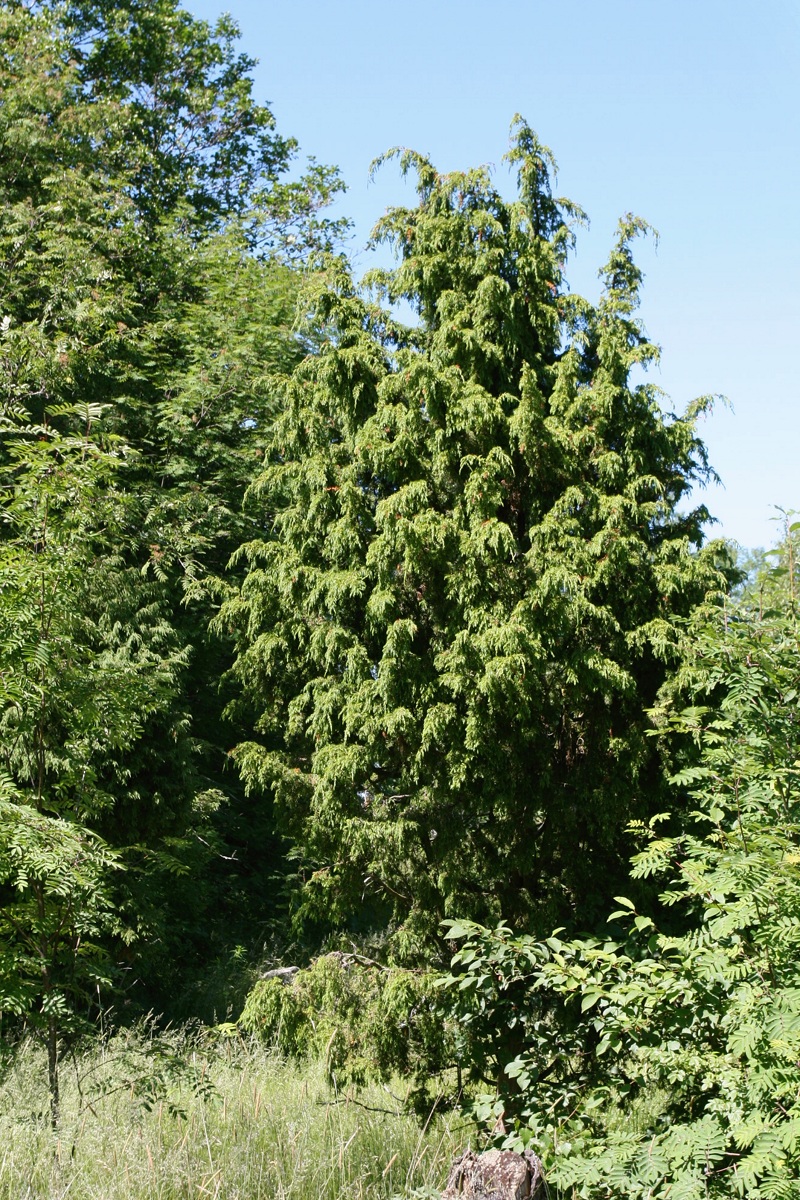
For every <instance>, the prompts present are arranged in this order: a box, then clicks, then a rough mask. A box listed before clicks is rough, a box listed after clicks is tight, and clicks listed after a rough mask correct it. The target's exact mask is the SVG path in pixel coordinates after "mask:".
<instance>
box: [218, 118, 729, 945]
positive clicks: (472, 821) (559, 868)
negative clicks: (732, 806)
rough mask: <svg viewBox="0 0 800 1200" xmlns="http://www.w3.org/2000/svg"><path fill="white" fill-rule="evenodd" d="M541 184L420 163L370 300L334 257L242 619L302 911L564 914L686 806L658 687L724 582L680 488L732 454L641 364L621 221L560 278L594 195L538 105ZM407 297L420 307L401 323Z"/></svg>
mask: <svg viewBox="0 0 800 1200" xmlns="http://www.w3.org/2000/svg"><path fill="white" fill-rule="evenodd" d="M509 159H510V161H511V163H512V165H513V166H514V167H515V169H516V171H517V177H518V197H517V199H516V200H513V201H511V202H507V201H505V200H504V199H503V198H502V197H501V195H500V194H499V192H498V191H497V190H496V188H495V187H494V185H493V183H492V181H491V179H490V177H489V175H488V174H487V172H486V171H484V170H476V171H471V172H468V173H466V174H460V173H458V174H451V175H445V176H442V175H440V174H438V173H437V172H436V170H435V169H434V167H433V166H432V164H431V163H429V162H428V161H427V160H426V159H424V158H421V157H420V156H418V155H415V154H412V153H411V152H403V153H402V154H401V155H400V162H401V168H402V169H403V171H406V172H408V171H410V172H412V173H414V174H415V175H416V178H417V184H418V194H419V203H418V206H417V207H416V208H414V209H395V210H391V211H390V212H389V213H388V215H387V216H386V217H385V218H384V219H383V220H382V221H381V222H380V223H379V224H378V226H377V228H376V231H375V236H376V238H377V239H379V240H384V241H388V242H389V243H390V244H391V245H392V246H393V247H394V248H395V250H396V252H397V253H398V256H399V264H398V266H397V267H396V269H394V270H392V271H378V272H374V273H373V274H372V276H371V277H370V280H369V282H370V284H371V286H372V288H373V293H372V296H370V295H369V294H367V295H365V294H364V293H363V292H362V291H361V290H359V289H358V288H357V287H356V286H355V284H354V283H353V282H352V280H351V277H350V274H349V271H348V269H347V267H346V265H345V264H344V263H343V262H342V261H341V260H338V259H332V260H328V264H327V269H326V271H325V272H324V273H323V274H322V275H320V276H318V277H317V276H315V277H313V278H312V281H311V287H310V290H309V293H308V295H307V305H308V309H309V312H310V314H311V316H310V320H311V322H312V324H313V327H314V329H315V330H316V331H317V333H318V336H319V339H320V344H319V348H318V352H317V353H316V354H313V355H309V356H308V357H306V358H305V359H304V361H303V362H302V363H301V364H300V365H299V366H298V367H297V368H296V370H295V371H294V372H293V373H292V374H291V375H287V376H284V377H283V378H282V379H280V380H276V382H275V385H274V386H275V388H276V389H279V390H280V396H281V402H282V412H281V415H280V416H279V417H278V418H277V419H276V421H275V423H274V426H273V427H272V429H271V431H270V439H269V445H268V447H267V449H266V464H265V466H264V469H263V471H262V472H261V474H260V475H259V476H258V477H257V478H256V480H255V481H254V483H253V484H252V487H251V489H250V492H249V499H250V511H251V513H252V516H253V519H254V520H256V521H257V522H258V523H259V525H260V527H261V531H262V532H261V535H260V536H259V537H258V538H255V539H253V540H251V541H249V542H248V543H246V544H245V545H243V546H242V548H241V550H240V551H239V552H238V554H237V556H236V558H235V561H236V563H237V564H239V566H241V565H242V564H246V570H247V573H246V578H245V580H244V582H243V584H242V587H241V590H240V592H239V595H238V596H237V597H236V598H234V599H231V600H230V601H229V602H228V603H227V604H226V605H225V606H224V608H223V611H222V613H221V616H220V619H219V621H218V628H219V629H224V630H230V631H232V633H233V636H234V637H235V638H236V642H237V647H238V658H237V661H236V665H235V668H234V677H235V679H236V681H237V682H238V684H239V687H240V689H241V697H242V700H241V702H240V703H239V702H235V703H234V704H233V705H232V706H231V709H230V710H229V711H230V712H231V713H232V714H238V713H239V712H247V713H253V714H254V715H255V720H254V729H255V733H256V736H255V737H254V738H251V739H248V740H245V741H242V742H241V743H240V745H239V746H238V748H237V749H236V751H235V758H236V761H237V763H238V766H239V768H240V770H241V772H242V776H243V779H244V781H245V783H246V785H247V787H248V788H249V789H250V791H251V792H252V794H253V795H254V796H258V795H263V794H270V793H274V795H275V798H276V803H277V805H278V807H279V810H280V816H281V820H282V823H283V824H282V828H283V829H284V830H285V831H286V832H287V833H288V834H289V835H290V836H291V838H292V839H293V840H294V841H295V843H296V845H297V847H298V850H297V854H298V857H299V870H300V875H301V877H302V879H303V880H304V883H305V887H304V890H303V895H302V902H301V906H302V907H301V911H302V914H303V916H304V917H305V918H306V919H311V920H319V921H322V922H323V923H325V922H327V923H331V922H333V923H336V922H346V921H347V920H353V919H355V917H356V914H362V916H361V917H360V918H359V919H361V920H363V914H364V913H365V911H366V912H367V913H369V912H370V910H371V919H372V920H373V921H376V922H380V923H384V922H386V921H392V922H394V923H395V924H396V925H397V926H399V927H401V928H402V934H401V935H398V938H397V939H396V940H395V950H396V951H397V952H398V953H401V954H405V953H413V952H414V948H415V947H416V948H419V946H420V945H421V944H422V943H424V942H425V941H426V940H429V939H430V938H431V937H432V936H434V935H435V931H436V927H437V922H438V921H439V919H441V918H442V917H444V916H446V915H448V914H450V915H453V914H461V915H463V916H470V917H473V918H480V919H482V920H486V919H487V918H494V917H497V916H498V915H499V914H509V915H510V916H511V917H512V918H513V921H514V923H515V925H519V926H524V925H525V924H526V923H528V922H530V921H533V922H534V923H535V926H536V927H537V928H540V929H545V928H547V927H549V926H550V925H551V924H552V923H553V922H554V921H555V920H557V919H561V918H564V917H569V918H571V917H572V915H573V914H575V913H576V912H579V913H580V917H581V919H582V920H589V919H591V914H592V913H596V912H597V911H598V907H599V906H602V905H603V904H604V903H605V900H606V898H607V896H610V894H611V892H610V891H609V888H611V889H612V890H613V881H614V880H615V879H618V878H619V862H620V858H619V846H620V841H619V831H620V830H621V829H622V828H623V827H624V825H625V823H626V821H627V820H628V819H630V818H631V817H632V816H635V815H640V816H646V815H648V814H649V813H651V812H652V811H654V808H657V807H658V806H659V805H660V803H661V801H660V798H659V792H660V788H661V779H660V768H659V764H658V759H657V755H656V753H655V750H654V748H653V747H652V746H651V745H649V744H648V742H647V739H646V738H645V729H646V725H647V722H646V718H645V717H644V714H643V709H644V707H645V706H649V705H652V704H653V703H655V701H656V698H657V696H658V695H659V690H660V689H661V688H662V686H663V685H664V682H665V680H666V679H667V678H668V677H669V675H670V671H671V670H672V669H673V668H674V666H675V664H676V662H677V661H678V659H679V657H680V654H681V636H680V634H679V632H678V628H677V626H676V623H675V619H676V617H681V616H687V615H688V614H690V613H691V612H692V611H693V610H694V609H695V608H696V607H697V606H698V605H701V604H703V603H704V601H705V599H706V597H707V596H708V595H709V593H710V592H713V591H714V590H715V589H718V588H719V587H720V586H721V584H724V580H723V578H722V576H721V575H720V573H719V570H718V564H717V562H716V560H715V551H714V548H713V547H711V548H708V549H703V548H701V545H702V540H703V535H702V526H703V522H704V521H705V520H706V516H707V514H706V512H705V509H703V508H702V507H699V508H693V509H689V510H687V509H686V508H685V503H683V504H682V502H685V499H686V496H687V494H688V492H689V489H690V488H691V486H692V485H693V483H695V482H697V481H698V480H703V479H704V478H706V476H707V474H708V465H707V462H706V457H705V450H704V448H703V445H702V443H701V442H700V440H699V439H698V436H697V433H696V429H695V420H696V417H697V415H698V412H700V411H701V410H702V409H703V407H704V406H705V404H706V401H699V402H697V403H696V404H695V405H693V406H692V407H691V408H690V410H689V411H688V412H687V413H686V414H685V415H684V416H682V417H675V416H674V415H671V414H669V413H665V412H663V411H662V409H661V408H660V406H659V395H658V391H657V389H656V388H654V387H653V386H651V385H649V384H646V383H644V382H640V381H639V375H638V374H637V372H638V371H639V370H640V369H641V368H642V367H645V366H647V365H648V364H649V363H652V362H653V360H654V359H655V358H656V355H657V350H656V348H655V347H654V346H653V345H652V344H651V343H650V342H649V341H648V340H647V339H646V338H645V336H644V333H643V332H642V329H641V326H640V324H639V322H638V321H637V319H636V318H635V316H634V313H635V309H636V306H637V304H638V299H639V284H640V272H639V270H638V268H637V267H636V266H635V264H634V261H633V257H632V252H631V242H632V240H633V238H634V237H635V236H637V235H638V234H639V233H641V232H643V230H644V226H643V224H642V223H641V222H640V221H638V220H636V219H634V218H631V217H628V218H626V219H625V220H623V221H622V222H621V224H620V229H619V233H618V237H617V241H616V243H615V245H614V248H613V250H612V253H611V257H610V259H609V262H608V264H607V265H606V267H605V268H604V271H603V272H602V278H603V283H604V292H603V298H602V300H601V301H600V303H599V305H597V306H593V305H591V304H589V303H588V302H586V301H585V300H583V299H581V298H580V297H577V296H574V295H572V294H570V293H569V291H568V290H567V287H566V283H565V280H564V270H565V263H566V256H567V251H568V249H569V246H570V244H571V241H572V231H571V221H572V220H573V219H574V218H575V215H576V210H575V209H574V207H573V206H571V205H569V204H568V203H567V202H565V201H559V200H556V199H555V198H554V197H553V195H552V192H551V179H552V173H553V164H552V160H551V158H550V156H549V153H548V152H547V151H546V150H545V149H544V148H543V147H542V146H541V145H540V143H539V142H538V141H537V139H536V137H535V135H534V134H533V132H532V131H531V130H530V129H529V128H528V127H527V126H526V125H525V124H524V123H523V122H521V121H519V120H518V121H517V123H516V124H515V126H514V133H513V138H512V149H511V152H510V154H509ZM398 301H406V302H407V303H409V304H411V305H412V306H413V307H414V308H415V309H416V311H417V313H418V314H419V323H418V324H417V325H413V326H404V325H402V324H401V323H400V322H399V321H398V320H397V319H396V317H395V316H394V315H393V312H394V310H393V308H392V305H394V304H395V303H396V302H398Z"/></svg>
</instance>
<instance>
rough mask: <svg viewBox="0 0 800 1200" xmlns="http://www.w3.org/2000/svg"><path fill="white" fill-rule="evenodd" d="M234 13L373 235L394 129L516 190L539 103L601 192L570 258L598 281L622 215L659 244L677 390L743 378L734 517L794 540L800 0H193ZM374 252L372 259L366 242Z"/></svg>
mask: <svg viewBox="0 0 800 1200" xmlns="http://www.w3.org/2000/svg"><path fill="white" fill-rule="evenodd" d="M185 2H186V3H187V7H189V8H190V9H191V10H192V11H193V12H194V13H195V14H196V15H198V16H201V17H204V18H207V19H214V18H216V17H217V16H218V15H219V13H220V12H221V11H228V12H230V13H231V14H232V15H233V17H234V18H235V19H236V20H237V21H238V23H239V25H240V27H241V30H242V47H243V49H245V50H246V51H247V52H248V53H250V54H252V55H253V56H254V57H256V58H258V59H259V60H260V62H259V66H258V67H257V69H256V90H257V94H258V98H259V99H261V100H266V101H268V102H269V103H270V105H271V107H272V110H273V112H274V114H275V116H276V118H277V122H278V128H279V129H280V131H281V132H282V133H285V134H292V135H293V136H295V137H296V138H298V140H299V141H300V144H301V148H302V151H303V153H304V154H311V155H314V156H315V157H316V158H317V159H319V160H320V161H324V162H330V163H335V164H337V165H338V166H339V167H340V168H341V171H342V174H343V176H344V178H345V180H346V182H347V184H348V189H349V190H348V193H347V195H346V196H345V198H344V200H343V203H342V208H343V211H345V212H346V213H347V214H348V215H349V216H350V217H351V218H352V220H353V222H354V227H355V236H354V243H353V248H354V250H356V251H358V250H359V248H360V247H362V246H363V244H364V242H365V241H366V238H367V235H368V233H369V230H370V228H371V226H372V223H373V222H374V220H375V219H376V218H377V217H378V216H380V215H381V213H382V212H383V211H384V210H385V209H386V207H387V206H388V205H390V204H393V203H405V202H409V201H410V200H411V196H410V194H409V192H408V191H407V189H406V188H405V186H404V185H403V183H402V182H401V180H400V179H399V177H398V175H397V172H396V169H394V168H392V167H388V168H385V169H384V170H383V171H382V172H381V174H380V176H379V178H378V180H377V181H376V182H375V183H372V184H370V182H369V178H368V170H369V164H370V162H371V160H372V159H373V158H374V157H376V156H377V155H378V154H380V153H381V152H382V151H383V150H386V149H388V148H389V147H390V146H394V145H406V146H412V147H414V148H415V149H417V150H420V151H422V152H423V153H426V154H429V155H430V156H431V158H432V159H433V160H434V162H435V163H436V165H437V166H438V167H439V168H440V169H441V170H452V169H457V168H467V167H470V166H475V165H477V164H480V163H492V164H495V165H496V168H497V180H498V183H499V185H500V186H501V189H502V190H506V189H507V190H508V192H509V194H511V190H512V189H511V180H510V177H508V176H507V174H506V170H505V168H504V167H503V165H502V157H503V154H504V152H505V150H506V148H507V145H508V128H509V124H510V122H511V118H512V117H513V115H514V114H515V113H516V112H520V113H522V114H523V115H524V116H525V118H526V119H527V120H528V122H529V123H530V124H531V125H532V126H533V127H534V129H536V131H537V132H538V134H539V136H540V137H541V139H542V140H543V141H544V142H545V143H547V144H548V145H549V146H550V147H551V149H552V150H553V152H554V154H555V156H556V160H557V161H558V164H559V177H558V187H557V190H558V192H559V194H562V195H566V196H569V197H570V198H571V199H573V200H575V201H577V202H578V203H579V204H580V205H582V207H583V208H584V209H585V210H586V211H587V213H588V215H589V217H590V219H591V227H590V229H589V230H588V231H584V232H583V233H582V234H580V235H579V243H578V252H577V255H576V256H575V259H574V261H573V265H572V268H571V269H570V271H569V273H568V277H569V281H570V283H571V285H572V287H573V288H574V289H575V290H577V291H580V292H583V293H584V294H586V295H589V296H590V297H593V298H594V297H596V295H597V278H596V272H597V268H598V267H599V266H601V265H602V263H603V261H604V260H605V257H606V254H607V251H608V248H609V246H610V243H611V238H612V236H613V231H614V227H615V225H616V221H617V218H618V217H619V216H620V215H621V214H622V213H625V212H628V211H632V212H635V213H637V214H638V215H640V216H642V217H644V218H645V219H646V220H648V221H649V222H650V223H651V224H652V225H654V226H655V227H656V229H658V231H659V234H660V241H659V244H658V247H657V248H656V247H655V246H654V245H653V244H652V243H651V244H645V243H643V244H641V245H640V247H639V250H638V259H639V262H640V264H641V265H642V267H643V268H644V270H645V274H646V280H645V286H644V293H643V303H642V309H641V316H642V317H643V319H644V322H645V325H646V327H647V330H648V333H649V334H650V336H651V337H652V338H653V340H655V341H656V342H657V343H658V344H659V345H660V346H661V347H662V351H663V356H662V363H661V367H660V369H659V370H657V371H656V372H655V373H653V374H652V376H651V377H652V378H653V381H654V382H656V383H657V384H658V385H659V386H660V387H662V388H663V389H664V390H665V392H666V393H667V394H668V399H667V400H665V406H666V407H671V408H674V409H677V410H681V409H683V407H684V406H685V404H686V403H687V402H688V401H689V400H691V399H692V398H693V397H695V396H697V395H702V394H705V393H708V392H713V393H722V394H724V395H726V396H727V397H728V400H729V401H730V404H731V405H732V411H731V410H730V409H726V408H725V407H724V406H722V405H720V406H719V407H718V408H717V409H716V411H715V413H714V415H713V416H711V417H710V418H707V419H706V420H705V422H704V424H703V428H702V433H703V436H704V438H705V440H706V443H707V445H708V447H709V452H710V458H711V462H712V464H713V465H714V467H715V468H716V470H717V471H718V472H719V474H720V475H721V477H722V480H723V483H724V488H710V489H709V490H708V491H707V492H706V494H705V496H704V499H705V501H706V503H707V504H708V507H709V508H710V509H711V511H712V512H713V513H714V514H715V515H716V516H717V517H718V518H719V520H720V524H719V525H718V526H717V527H716V532H721V533H723V534H724V535H726V536H728V537H731V538H734V539H736V540H737V541H739V542H740V543H741V544H742V545H744V546H748V547H752V546H757V545H765V544H768V543H769V542H771V541H772V540H774V537H775V525H774V524H773V522H772V520H771V518H772V517H773V516H774V515H775V510H774V506H775V505H780V506H782V507H784V508H795V507H796V508H800V464H799V463H798V459H799V458H800V377H799V374H798V372H799V371H800V364H795V362H794V359H795V355H796V354H797V352H798V351H797V349H796V347H797V345H798V332H799V331H800V287H799V286H798V285H799V284H800V220H798V218H799V216H800V214H799V213H798V195H800V153H799V152H800V3H798V2H797V0H760V2H759V3H758V4H755V3H753V2H752V0H748V2H744V0H693V2H690V0H561V3H559V2H558V0H555V2H554V0H550V2H549V3H544V0H516V2H511V0H494V2H493V3H492V4H491V5H490V4H487V3H477V2H475V0H460V2H456V0H427V2H424V0H403V2H402V3H396V4H388V3H381V2H380V0H373V2H372V3H369V2H367V0H340V2H339V3H338V4H337V3H331V2H330V0H327V2H323V0H306V2H305V3H297V4H295V5H293V6H289V5H288V4H286V3H285V2H284V3H281V4H276V3H272V2H271V0H266V2H265V0H227V3H226V2H225V0H185ZM358 262H359V264H360V265H362V266H364V267H366V265H367V260H366V258H365V257H364V256H363V255H361V256H360V257H359V258H358Z"/></svg>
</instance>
